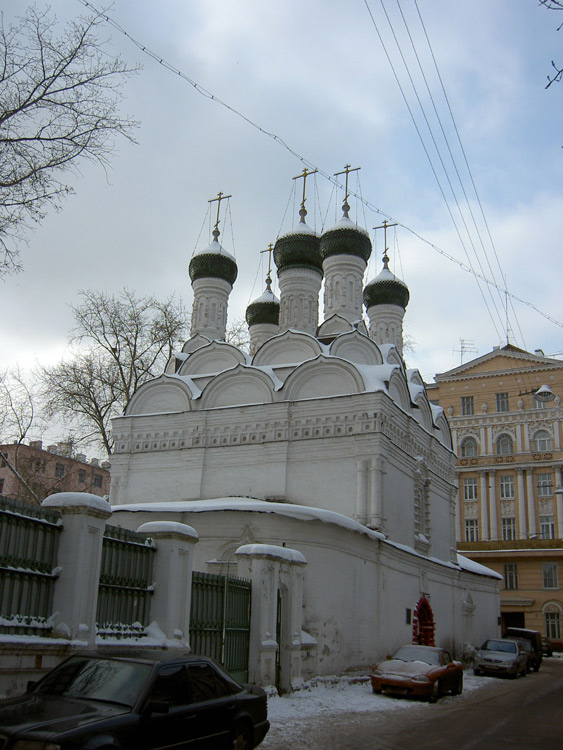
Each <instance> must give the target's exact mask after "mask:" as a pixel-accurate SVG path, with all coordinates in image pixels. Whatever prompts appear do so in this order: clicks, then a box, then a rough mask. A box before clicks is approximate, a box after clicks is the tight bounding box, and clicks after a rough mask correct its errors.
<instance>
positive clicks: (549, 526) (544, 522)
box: [540, 516, 555, 539]
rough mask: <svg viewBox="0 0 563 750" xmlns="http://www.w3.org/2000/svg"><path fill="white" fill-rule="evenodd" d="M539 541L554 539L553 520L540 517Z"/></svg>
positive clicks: (551, 517) (549, 517)
mask: <svg viewBox="0 0 563 750" xmlns="http://www.w3.org/2000/svg"><path fill="white" fill-rule="evenodd" d="M540 539H555V518H554V517H553V516H540Z"/></svg>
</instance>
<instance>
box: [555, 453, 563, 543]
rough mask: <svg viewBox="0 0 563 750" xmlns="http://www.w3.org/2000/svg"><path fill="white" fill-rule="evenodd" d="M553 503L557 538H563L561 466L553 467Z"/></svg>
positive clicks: (562, 477) (562, 480)
mask: <svg viewBox="0 0 563 750" xmlns="http://www.w3.org/2000/svg"><path fill="white" fill-rule="evenodd" d="M555 504H556V508H557V538H558V539H563V476H562V473H561V467H559V466H556V467H555Z"/></svg>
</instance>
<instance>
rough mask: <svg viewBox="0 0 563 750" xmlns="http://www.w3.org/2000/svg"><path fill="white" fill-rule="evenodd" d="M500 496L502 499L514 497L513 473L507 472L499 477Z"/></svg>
mask: <svg viewBox="0 0 563 750" xmlns="http://www.w3.org/2000/svg"><path fill="white" fill-rule="evenodd" d="M499 485H500V496H501V499H502V500H512V499H513V498H514V474H507V475H506V476H505V477H500V479H499Z"/></svg>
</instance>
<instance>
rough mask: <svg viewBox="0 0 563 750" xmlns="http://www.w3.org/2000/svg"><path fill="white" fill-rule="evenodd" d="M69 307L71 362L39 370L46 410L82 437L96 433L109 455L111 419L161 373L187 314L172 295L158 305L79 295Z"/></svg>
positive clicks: (128, 296)
mask: <svg viewBox="0 0 563 750" xmlns="http://www.w3.org/2000/svg"><path fill="white" fill-rule="evenodd" d="M80 296H81V302H80V303H79V304H77V305H74V306H71V309H72V313H73V316H74V320H75V325H74V328H73V330H72V332H71V335H70V339H69V341H70V343H71V344H73V345H74V354H73V356H72V358H71V359H69V360H66V361H62V362H60V363H59V364H58V365H55V366H54V367H43V368H41V369H40V378H41V381H42V386H43V387H42V391H43V399H44V404H45V408H46V411H47V413H48V414H49V415H51V416H55V415H56V416H59V417H62V418H63V419H65V420H66V422H67V424H68V425H70V426H72V427H74V429H75V430H76V433H77V435H78V436H80V437H84V436H85V435H92V434H95V436H96V439H97V441H98V442H99V443H101V444H102V445H103V447H104V449H105V450H106V451H107V453H108V454H109V453H111V450H112V447H113V441H112V436H111V428H110V423H111V417H112V416H116V415H117V414H119V413H121V412H122V411H123V409H124V408H125V406H126V404H127V402H128V401H129V399H130V398H131V396H132V395H133V393H134V392H135V391H136V390H137V388H139V386H140V385H142V384H143V383H144V382H146V381H147V380H150V379H151V378H153V377H155V376H157V375H160V374H161V373H162V372H163V371H164V368H165V366H166V363H167V362H168V360H169V358H170V356H171V354H172V352H173V351H174V349H175V348H178V347H179V345H180V344H181V342H182V341H183V340H184V338H185V334H186V328H187V322H188V316H187V313H186V312H185V310H184V308H183V306H182V304H181V303H179V302H177V301H176V300H175V298H174V297H171V298H170V299H168V300H166V301H165V302H160V301H158V300H156V299H155V298H154V297H136V296H135V294H134V293H133V292H131V291H130V290H128V289H124V290H123V291H122V292H121V293H120V294H119V295H117V296H112V295H108V294H106V293H104V292H95V291H91V290H90V291H83V292H81V293H80Z"/></svg>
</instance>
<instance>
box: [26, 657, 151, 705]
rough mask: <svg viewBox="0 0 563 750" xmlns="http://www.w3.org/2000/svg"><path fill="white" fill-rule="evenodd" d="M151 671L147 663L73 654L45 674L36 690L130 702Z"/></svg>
mask: <svg viewBox="0 0 563 750" xmlns="http://www.w3.org/2000/svg"><path fill="white" fill-rule="evenodd" d="M151 671H152V667H151V666H150V665H149V664H139V663H136V662H127V661H117V660H115V659H103V658H97V657H81V656H73V657H72V658H70V659H68V660H67V661H65V662H64V663H63V664H61V665H60V666H59V667H57V668H56V669H54V670H53V671H52V672H50V673H49V674H48V675H46V676H45V677H44V678H43V679H42V680H41V681H40V682H39V683H38V684H37V687H36V690H37V691H38V692H40V693H48V694H50V695H62V696H65V697H69V698H88V699H89V700H96V701H104V702H108V703H119V704H121V705H125V706H130V707H131V706H133V705H134V704H135V703H136V701H137V700H138V698H139V696H140V694H141V691H142V689H143V687H144V686H145V684H146V682H147V679H148V677H149V675H150V673H151Z"/></svg>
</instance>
